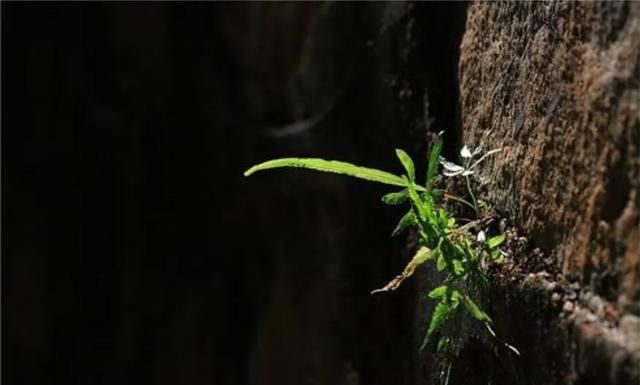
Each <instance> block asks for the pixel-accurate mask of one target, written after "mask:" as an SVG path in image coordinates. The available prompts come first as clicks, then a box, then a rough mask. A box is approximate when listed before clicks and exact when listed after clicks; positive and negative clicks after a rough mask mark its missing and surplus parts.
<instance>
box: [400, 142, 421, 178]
mask: <svg viewBox="0 0 640 385" xmlns="http://www.w3.org/2000/svg"><path fill="white" fill-rule="evenodd" d="M396 156H397V157H398V159H400V163H402V166H403V167H404V169H405V170H406V171H407V176H408V177H409V180H410V181H411V182H413V181H414V180H416V168H415V166H414V165H413V160H412V159H411V157H410V156H409V154H407V153H406V152H404V150H401V149H399V148H397V149H396Z"/></svg>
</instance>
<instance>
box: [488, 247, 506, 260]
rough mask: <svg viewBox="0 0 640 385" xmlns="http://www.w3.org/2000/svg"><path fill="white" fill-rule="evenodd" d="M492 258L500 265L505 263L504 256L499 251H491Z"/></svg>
mask: <svg viewBox="0 0 640 385" xmlns="http://www.w3.org/2000/svg"><path fill="white" fill-rule="evenodd" d="M491 258H492V259H493V260H494V261H496V262H498V263H501V262H504V255H503V254H502V253H501V252H500V250H498V249H493V250H491Z"/></svg>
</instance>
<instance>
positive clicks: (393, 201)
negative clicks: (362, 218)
mask: <svg viewBox="0 0 640 385" xmlns="http://www.w3.org/2000/svg"><path fill="white" fill-rule="evenodd" d="M407 199H409V192H408V191H407V190H406V189H404V190H402V191H398V192H392V193H389V194H387V195H385V196H383V197H382V202H384V203H386V204H388V205H399V204H401V203H404V202H405V201H406V200H407Z"/></svg>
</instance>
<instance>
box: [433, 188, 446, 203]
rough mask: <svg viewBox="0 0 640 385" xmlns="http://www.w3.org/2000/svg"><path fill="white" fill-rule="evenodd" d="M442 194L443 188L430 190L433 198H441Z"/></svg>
mask: <svg viewBox="0 0 640 385" xmlns="http://www.w3.org/2000/svg"><path fill="white" fill-rule="evenodd" d="M443 195H444V190H442V189H439V188H434V189H433V190H431V196H432V197H433V200H435V201H437V200H439V199H440V198H442V196H443Z"/></svg>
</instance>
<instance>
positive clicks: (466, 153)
mask: <svg viewBox="0 0 640 385" xmlns="http://www.w3.org/2000/svg"><path fill="white" fill-rule="evenodd" d="M460 156H461V157H463V158H471V156H472V155H471V151H470V150H469V147H467V145H466V144H465V145H464V146H463V147H462V150H460Z"/></svg>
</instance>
